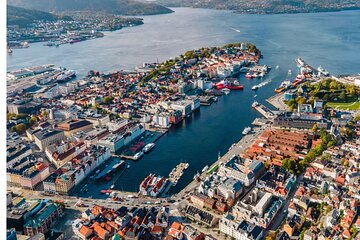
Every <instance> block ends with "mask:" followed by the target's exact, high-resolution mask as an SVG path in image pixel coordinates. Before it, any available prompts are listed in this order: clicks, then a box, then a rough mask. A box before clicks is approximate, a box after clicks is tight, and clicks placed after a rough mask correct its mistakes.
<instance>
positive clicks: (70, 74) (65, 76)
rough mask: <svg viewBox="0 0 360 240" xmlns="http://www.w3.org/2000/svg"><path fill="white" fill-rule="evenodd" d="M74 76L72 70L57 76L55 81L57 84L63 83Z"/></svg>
mask: <svg viewBox="0 0 360 240" xmlns="http://www.w3.org/2000/svg"><path fill="white" fill-rule="evenodd" d="M75 76H76V72H75V71H74V70H66V71H65V72H64V73H63V74H61V75H59V76H58V77H57V78H56V80H57V82H65V81H68V80H70V79H72V78H74V77H75Z"/></svg>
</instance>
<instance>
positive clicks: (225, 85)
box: [215, 80, 244, 90]
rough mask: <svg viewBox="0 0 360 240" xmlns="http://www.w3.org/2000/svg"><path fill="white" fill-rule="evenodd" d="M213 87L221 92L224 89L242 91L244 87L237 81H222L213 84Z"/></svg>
mask: <svg viewBox="0 0 360 240" xmlns="http://www.w3.org/2000/svg"><path fill="white" fill-rule="evenodd" d="M215 87H216V89H217V90H221V89H224V88H227V89H230V90H243V89H244V86H243V85H240V84H239V82H238V81H234V82H229V81H226V80H222V81H220V82H218V83H216V84H215Z"/></svg>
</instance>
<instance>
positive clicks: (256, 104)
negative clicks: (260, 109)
mask: <svg viewBox="0 0 360 240" xmlns="http://www.w3.org/2000/svg"><path fill="white" fill-rule="evenodd" d="M257 106H259V103H258V102H257V101H254V102H253V104H251V107H253V108H256V107H257Z"/></svg>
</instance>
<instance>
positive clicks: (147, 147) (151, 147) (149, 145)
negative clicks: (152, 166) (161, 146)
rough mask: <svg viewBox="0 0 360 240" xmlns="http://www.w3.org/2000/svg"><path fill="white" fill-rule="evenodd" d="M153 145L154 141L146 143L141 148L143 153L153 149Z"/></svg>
mask: <svg viewBox="0 0 360 240" xmlns="http://www.w3.org/2000/svg"><path fill="white" fill-rule="evenodd" d="M154 147H155V143H149V144H146V145H145V147H144V148H143V152H144V153H147V152H150V151H151V149H153V148H154Z"/></svg>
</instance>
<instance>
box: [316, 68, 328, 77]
mask: <svg viewBox="0 0 360 240" xmlns="http://www.w3.org/2000/svg"><path fill="white" fill-rule="evenodd" d="M317 70H318V71H319V73H320V74H322V75H324V76H329V72H328V71H326V70H325V69H324V68H323V67H322V66H319V67H318V68H317Z"/></svg>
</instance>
